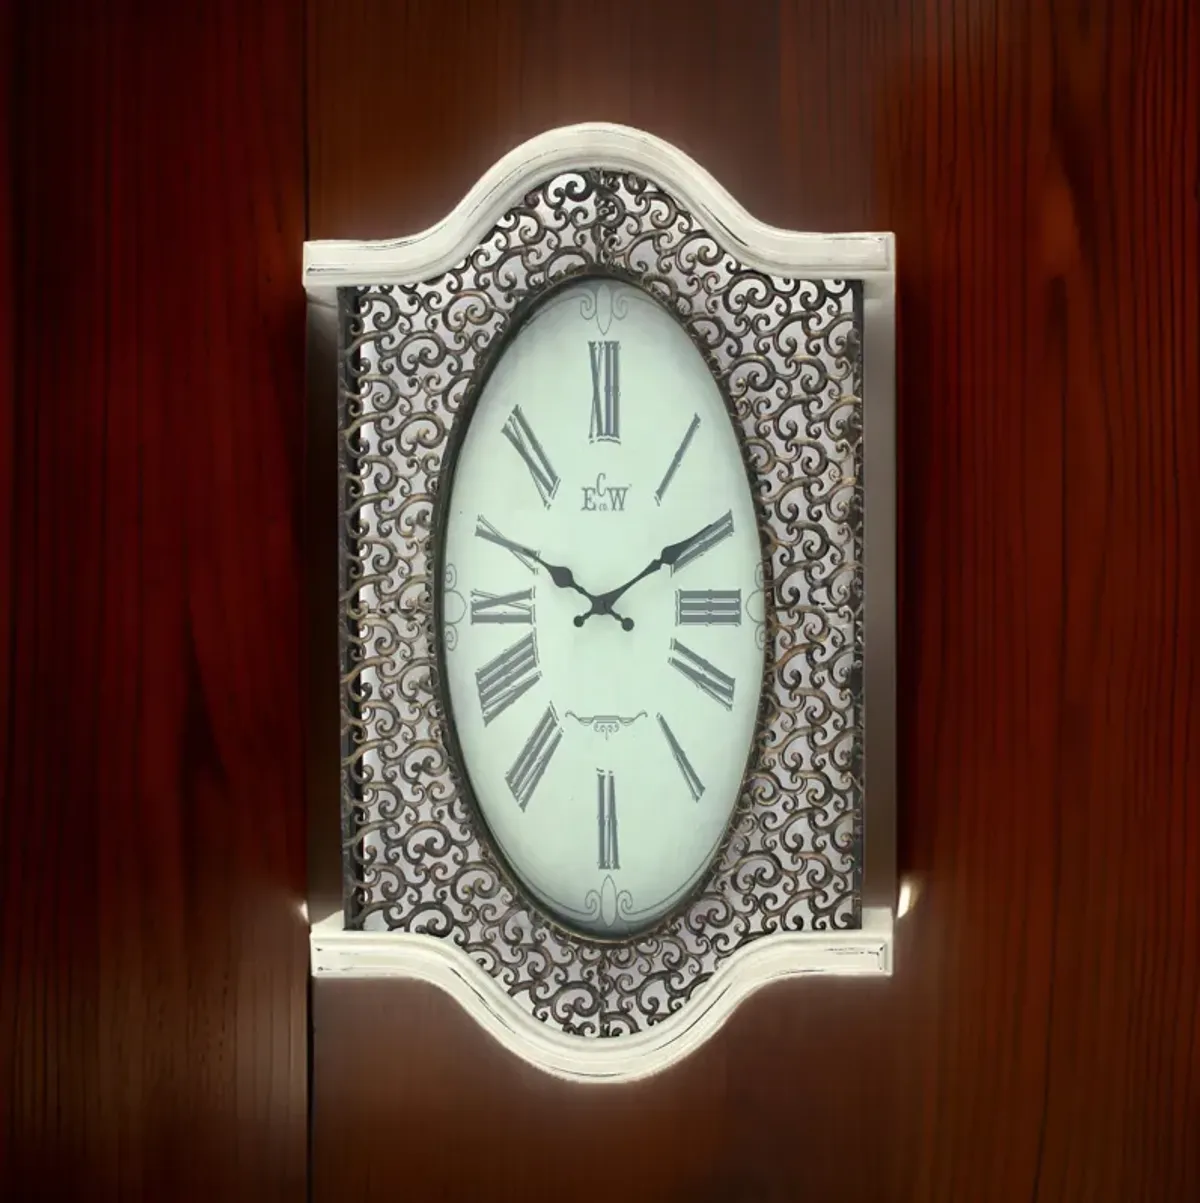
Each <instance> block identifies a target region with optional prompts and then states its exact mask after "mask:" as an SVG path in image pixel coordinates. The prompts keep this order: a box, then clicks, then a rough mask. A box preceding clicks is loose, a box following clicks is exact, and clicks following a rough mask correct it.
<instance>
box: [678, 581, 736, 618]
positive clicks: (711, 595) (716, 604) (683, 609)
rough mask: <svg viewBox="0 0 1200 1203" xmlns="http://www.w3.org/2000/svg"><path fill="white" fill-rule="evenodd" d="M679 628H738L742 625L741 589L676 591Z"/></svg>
mask: <svg viewBox="0 0 1200 1203" xmlns="http://www.w3.org/2000/svg"><path fill="white" fill-rule="evenodd" d="M675 622H676V624H677V625H679V626H702V627H737V626H741V623H742V591H741V590H740V589H676V590H675Z"/></svg>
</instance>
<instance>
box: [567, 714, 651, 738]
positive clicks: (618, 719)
mask: <svg viewBox="0 0 1200 1203" xmlns="http://www.w3.org/2000/svg"><path fill="white" fill-rule="evenodd" d="M565 717H566V718H573V719H574V720H575V721H576V722H577V723H579V724H580V726H583V727H591V729H592V730H593V731H594V732H595V733H596V734H597V735H603V736H604V738H605V739H607V738H608V737H609V736H610V735H616V733H617V732H618V731H620V730H621V728H622V727H632V726H633V724H634V723H636V722H637V721H638V719H640V718H645V717H646V712H645V711H644V710H642V711H640V712H639V713H637V714H635V715H632V716H631V717H629V718H625V717H624V716H623V715H619V714H592V715H587V716H584V715H582V714H576V713H575V711H574V710H568V711H566V714H565Z"/></svg>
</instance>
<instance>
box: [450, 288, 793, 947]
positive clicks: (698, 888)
mask: <svg viewBox="0 0 1200 1203" xmlns="http://www.w3.org/2000/svg"><path fill="white" fill-rule="evenodd" d="M588 280H612V281H616V282H619V283H623V284H627V285H630V286H631V287H633V288H636V289H637V290H638V291H639V292H640V293H641V295H642V296H643V297H644V298H645V299H646V300H647V301H649V302H651V303H652V304H654V305H655V306H656V307H657V308H658V309H660V310H661V311H662V312H663V313H665V314H667V315H668V316H669V317H670V318H671V320H672V321H674V322H675V324H676V325H677V326H678V327H679V328H680V329H681V330H682V331H683V333H684V334H685V335H686V336H687V338H688V341H689V342H690V343H691V345H692V347H693V348H694V349H695V350H696V351H697V353H698V354H699V355H700V358H701V361H702V362H703V363H704V366H705V368H706V369H707V370H708V373H709V376H710V377H711V378H712V380H713V382H714V383H715V384H716V386H717V390H718V392H719V393H720V396H721V403H722V405H723V406H724V411H725V417H726V420H727V421H728V422H729V426H730V429H731V432H732V434H733V436H734V440H735V442H736V445H737V448H738V453H739V455H740V456H741V460H742V469H743V471H744V473H745V476H746V486H747V488H748V489H749V491H750V496H751V499H752V501H753V502H754V511H755V519H756V520H755V534H756V535H757V537H758V545H759V561H758V562H759V565H760V567H761V569H762V576H763V585H762V592H763V604H764V610H765V613H764V626H765V631H766V635H765V638H764V640H763V647H762V668H761V672H760V680H759V688H758V705H757V707H756V709H755V720H754V731H753V734H752V736H751V739H750V747H749V750H748V752H747V755H746V762H745V764H744V765H743V766H742V773H741V779H740V784H739V785H738V790H737V797H736V799H735V801H734V803H733V805H732V806H731V807H730V809H729V815H728V818H727V819H726V821H725V824H724V826H723V828H722V832H721V835H720V837H719V838H718V839H717V840H716V842H715V843H714V844H713V847H712V849H711V850H710V852H709V853H708V856H707V858H706V860H705V861H704V862H703V864H702V865H701V866H700V867H699V868H698V869H697V870H696V871H695V872H694V873H693V874H692V876H691V877H689V879H688V881H689V883H690V884H688V885H687V886H686V887H685V888H684V891H683V893H682V895H681V897H680V898H679V899H677V900H676V901H675V902H674V903H673V904H672V905H671V906H670V907H669V908H668V909H667V910H666V911H664V912H663V913H662V914H660V915H658V916H657V917H656V918H655V919H653V920H652V921H651V922H650V923H647V924H645V925H644V926H641V927H636V928H631V929H629V930H628V931H625V932H623V933H622V934H621V935H619V936H601V935H598V934H596V933H595V932H590V931H586V930H583V929H581V928H577V927H573V926H572V925H571V924H570V923H568V922H566V921H564V919H563V918H562V917H561V916H560V915H557V914H556V913H555V912H554V911H553V910H551V909H550V908H549V906H547V905H546V904H544V903H543V902H542V900H541V899H540V898H539V897H538V896H537V895H536V894H534V893H533V892H532V890H531V889H529V887H527V886H525V885H524V884H523V883H522V881H521V877H520V874H519V873H518V872H517V871H516V869H515V868H514V866H513V865H512V863H511V862H510V860H509V858H508V857H507V856H506V854H505V853H504V851H503V850H502V848H501V846H500V842H499V840H497V839H496V837H495V835H494V833H493V832H492V829H491V827H490V825H489V824H488V821H487V817H486V815H485V814H484V811H483V808H482V806H480V804H479V800H478V797H477V795H476V791H475V787H474V785H473V783H472V781H471V777H470V773H469V772H468V771H467V768H466V760H465V757H464V756H463V754H462V747H461V744H460V741H459V738H458V729H457V725H456V723H455V721H454V706H453V703H452V701H451V698H450V691H449V688H448V687H447V685H446V644H445V638H444V634H443V632H444V626H445V624H444V622H443V615H444V605H445V603H444V594H445V579H446V578H445V567H446V559H445V554H444V552H445V543H446V535H447V527H448V526H449V510H450V501H451V498H452V497H453V494H454V479H455V476H456V474H457V471H458V459H459V455H460V453H461V450H462V444H463V442H464V441H465V439H466V435H467V431H468V429H469V428H470V425H471V422H472V420H473V418H474V414H475V409H476V407H477V406H478V404H479V402H480V400H481V398H482V396H483V393H484V391H485V390H486V388H487V385H488V381H489V380H490V379H491V376H492V373H493V372H494V371H495V369H496V366H497V365H498V364H499V362H500V360H501V359H502V358H503V357H504V354H505V352H506V351H507V350H508V348H509V347H510V346H511V345H512V343H513V342H514V341H515V340H516V339H517V337H518V336H519V335H520V333H521V331H522V330H523V329H524V328H525V327H526V326H527V325H528V323H529V322H530V321H531V320H532V319H533V318H534V317H536V315H537V314H538V312H539V311H540V310H541V309H542V308H543V307H544V306H546V305H547V304H549V302H550V301H551V300H552V299H553V298H554V296H555V295H557V294H558V293H561V292H564V291H566V290H567V289H569V288H572V287H575V286H577V285H579V284H582V283H586V282H587V281H588ZM736 412H737V411H736V408H735V407H734V404H733V401H732V398H731V397H730V394H729V388H728V384H727V381H726V373H724V372H723V371H722V370H721V367H720V365H719V363H718V362H717V361H716V358H715V357H714V356H713V355H712V353H711V351H710V350H709V349H708V348H707V347H705V346H704V345H703V344H702V343H701V342H700V341H699V340H698V339H697V338H696V336H695V334H694V333H693V332H692V331H691V330H690V329H689V328H688V326H687V324H686V323H685V322H684V321H683V320H682V319H681V318H680V316H679V315H678V314H677V313H675V312H674V311H673V310H672V309H671V308H670V307H669V306H668V305H666V304H664V302H663V301H662V300H661V299H660V298H659V297H657V296H655V295H654V294H653V293H652V292H651V291H650V290H649V289H648V288H646V286H645V284H644V282H643V279H642V278H641V277H640V276H639V275H638V274H637V273H635V272H627V271H622V270H620V269H619V268H615V267H611V266H595V265H593V266H589V267H587V268H584V269H581V270H579V271H575V272H568V273H564V274H563V275H561V276H559V277H556V278H555V279H554V280H553V281H552V282H551V283H549V284H547V285H545V286H543V287H542V288H540V289H537V290H536V291H533V292H531V293H530V294H528V295H527V296H525V297H523V298H522V299H521V300H520V301H518V302H517V304H516V305H515V306H514V307H513V309H512V310H511V311H510V313H509V315H508V317H507V319H506V320H505V322H504V324H503V325H502V326H501V328H500V329H499V330H498V331H497V332H496V333H495V334H494V335H493V337H492V339H491V341H490V342H489V344H488V346H487V348H486V349H485V350H484V351H483V352H482V353H481V358H480V362H479V363H478V365H477V366H476V368H475V372H474V375H473V378H472V381H471V384H470V387H469V388H468V390H467V392H466V394H465V396H464V398H463V402H462V405H461V406H460V408H459V410H458V412H457V414H456V415H455V417H454V421H453V424H452V425H451V427H450V432H449V437H448V438H447V440H446V450H445V458H444V459H443V461H442V467H441V471H440V472H439V475H438V480H437V495H436V498H435V501H434V508H433V516H432V522H431V524H430V526H431V530H430V534H429V541H430V569H431V576H432V577H433V580H434V585H433V597H432V619H431V621H432V630H431V631H430V633H429V637H430V640H431V643H432V646H433V648H434V664H435V676H434V680H433V682H432V688H433V690H434V693H435V695H436V697H437V701H438V706H439V708H440V710H441V715H442V723H441V726H442V738H443V740H444V742H445V744H446V751H447V754H448V756H449V761H450V766H451V772H452V774H453V777H454V781H455V784H456V786H457V788H458V789H459V790H461V791H462V794H463V797H464V799H465V800H466V803H467V807H468V809H469V811H470V814H471V818H472V822H473V823H474V825H475V828H476V830H477V832H478V834H479V837H480V845H481V847H482V848H483V849H484V850H485V852H486V853H487V855H488V856H490V857H491V859H492V860H493V862H494V864H495V867H496V869H497V871H498V872H499V873H500V875H501V877H502V880H503V881H504V884H505V885H506V886H507V887H508V888H509V889H510V890H511V891H512V892H513V894H514V897H516V898H517V899H518V900H519V901H520V902H521V904H522V905H524V906H525V907H527V908H528V909H529V910H531V911H533V912H534V913H536V914H537V916H538V917H539V918H540V919H541V920H542V921H543V922H544V923H546V924H548V925H549V926H550V927H552V928H553V929H554V930H556V931H557V932H558V933H559V934H560V935H562V936H563V937H565V938H567V939H569V940H574V941H579V942H580V943H583V944H590V945H597V946H606V947H613V946H616V947H620V946H623V945H626V944H631V943H636V942H638V941H639V940H644V939H647V938H653V937H654V936H655V935H657V934H659V933H660V932H661V931H663V930H665V929H667V928H669V927H671V926H672V925H673V924H674V923H675V922H676V921H677V920H678V919H679V917H680V916H681V915H682V914H684V913H685V912H686V911H687V910H688V909H689V908H690V907H691V906H692V904H693V903H694V902H695V901H696V899H697V898H698V897H700V896H701V895H702V894H703V893H704V892H705V890H706V889H707V888H708V887H709V885H710V884H711V879H712V877H713V874H714V872H715V870H716V866H717V865H718V863H719V862H720V859H721V852H722V851H723V849H724V848H725V845H726V844H727V842H728V841H729V838H730V836H731V834H732V832H733V831H734V830H735V828H736V826H737V822H738V820H739V819H740V818H741V817H742V815H743V813H744V811H745V810H746V808H747V807H748V806H749V805H750V799H749V798H748V796H747V787H748V785H749V782H750V779H751V777H752V775H753V773H754V770H755V766H756V764H757V762H758V759H759V756H760V755H761V740H762V738H763V731H762V726H763V721H764V718H765V717H767V715H768V714H769V713H770V704H771V698H770V693H769V690H770V688H771V681H772V668H773V661H772V656H771V650H770V649H771V647H772V645H773V644H772V639H771V636H770V632H771V631H772V630H773V629H774V622H775V596H774V589H773V581H772V578H771V564H770V556H769V554H768V548H769V544H768V543H767V541H766V538H765V536H764V530H763V521H764V518H763V514H762V511H761V507H760V506H759V505H758V502H757V497H758V494H757V490H756V487H755V486H756V484H757V473H755V471H754V468H753V465H752V463H751V460H750V457H749V454H748V452H747V448H746V443H745V439H744V437H743V435H742V432H741V430H740V429H739V427H738V423H737V417H736Z"/></svg>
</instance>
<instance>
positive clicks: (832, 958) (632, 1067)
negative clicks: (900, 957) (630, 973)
mask: <svg viewBox="0 0 1200 1203" xmlns="http://www.w3.org/2000/svg"><path fill="white" fill-rule="evenodd" d="M310 944H311V950H312V971H313V974H314V975H315V976H317V977H322V978H408V979H413V980H416V981H422V982H428V983H429V984H430V985H433V986H438V987H440V988H441V989H442V990H445V991H446V993H447V994H449V995H451V997H453V998H454V999H455V1001H457V1002H458V1004H459V1005H460V1006H461V1007H462V1008H463V1010H465V1011H466V1012H467V1014H468V1015H470V1016H471V1018H472V1019H474V1020H475V1021H476V1022H477V1023H478V1024H479V1025H480V1026H481V1027H482V1028H484V1030H485V1031H487V1032H488V1033H490V1034H491V1035H492V1036H493V1037H494V1038H495V1039H496V1040H498V1041H499V1042H500V1043H501V1044H502V1045H503V1046H504V1047H505V1048H506V1049H508V1050H509V1052H511V1053H515V1054H516V1055H517V1056H518V1057H522V1058H524V1059H525V1060H526V1061H529V1062H531V1063H532V1064H534V1065H536V1066H538V1067H539V1068H541V1069H544V1070H546V1071H547V1072H548V1073H552V1074H555V1075H556V1076H557V1077H560V1078H568V1079H570V1080H572V1081H578V1082H630V1081H634V1080H635V1079H637V1078H644V1077H648V1076H649V1075H650V1074H654V1073H658V1072H659V1071H660V1070H663V1069H666V1068H667V1067H668V1066H670V1065H673V1064H674V1063H675V1062H676V1061H679V1060H680V1059H681V1058H683V1057H686V1056H687V1055H688V1053H690V1052H693V1051H694V1050H695V1049H697V1048H699V1047H700V1045H702V1044H703V1043H704V1042H705V1041H706V1040H707V1039H708V1038H709V1037H710V1036H712V1035H713V1033H714V1032H716V1031H717V1030H718V1029H719V1028H720V1027H721V1025H722V1024H723V1023H724V1022H725V1020H726V1019H728V1018H729V1016H730V1014H732V1012H733V1010H734V1009H735V1008H736V1007H737V1005H738V1004H739V1003H740V1002H742V1001H743V1000H744V999H746V998H748V997H749V996H750V995H751V994H753V993H754V991H756V990H758V989H760V988H761V987H763V986H767V985H770V984H771V983H772V982H777V981H782V980H784V979H785V978H791V977H798V976H803V975H807V974H826V975H828V974H836V975H840V976H846V977H879V976H888V975H890V974H891V971H892V963H891V949H892V916H891V912H890V911H889V910H887V909H877V910H865V911H864V912H863V925H862V927H861V928H860V929H859V930H857V931H836V932H797V933H795V934H791V935H783V936H771V937H766V938H764V939H761V940H757V941H755V942H754V943H752V944H749V945H747V946H746V947H745V948H742V949H740V950H739V951H738V952H736V953H734V954H733V956H731V957H730V958H729V960H728V961H726V962H724V964H722V966H721V968H720V969H718V970H717V972H716V973H715V974H713V976H712V977H711V978H710V979H709V980H708V981H707V982H705V983H704V985H702V986H700V987H699V988H698V989H697V990H696V991H695V993H694V994H693V995H692V997H691V999H690V1000H689V1002H688V1003H687V1004H686V1005H685V1006H684V1007H682V1008H681V1009H680V1010H679V1011H677V1012H676V1013H675V1014H674V1015H672V1016H671V1017H670V1018H668V1019H664V1020H663V1021H662V1023H659V1024H656V1025H655V1026H654V1027H652V1028H650V1029H648V1030H647V1031H645V1032H639V1033H637V1034H636V1035H632V1036H618V1037H614V1038H609V1039H599V1038H595V1037H593V1038H588V1039H584V1038H580V1037H573V1036H567V1035H565V1034H564V1033H562V1032H560V1031H557V1030H555V1029H554V1028H551V1027H550V1026H548V1025H547V1024H543V1023H540V1022H538V1020H536V1019H534V1018H533V1017H532V1016H531V1015H530V1014H529V1013H528V1012H526V1011H525V1010H523V1009H522V1008H521V1007H520V1005H519V1004H518V1003H516V1002H515V1001H514V1000H513V999H512V998H511V997H509V995H508V994H506V993H505V991H504V989H503V987H501V986H500V984H499V983H498V982H496V980H495V979H494V978H492V977H491V976H490V974H488V973H487V972H486V971H485V970H483V969H481V968H480V967H479V966H478V965H476V964H475V962H474V961H472V960H471V959H470V957H467V956H464V955H463V954H462V953H461V952H460V951H459V950H458V949H457V948H456V947H455V946H454V945H453V944H450V943H447V942H446V941H444V940H439V939H436V938H435V937H433V936H414V935H404V936H402V935H398V934H396V933H392V932H357V931H344V930H342V916H341V915H340V914H334V915H330V916H329V918H327V919H325V920H324V921H323V922H321V923H318V924H317V925H316V926H315V927H313V929H312V933H311V936H310ZM797 1005H798V1006H802V1005H803V1004H802V1001H801V1000H800V999H799V998H797Z"/></svg>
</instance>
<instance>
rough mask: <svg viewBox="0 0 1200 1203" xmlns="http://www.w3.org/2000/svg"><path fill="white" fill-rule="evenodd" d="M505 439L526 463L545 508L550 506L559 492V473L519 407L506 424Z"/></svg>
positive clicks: (510, 415) (516, 406)
mask: <svg viewBox="0 0 1200 1203" xmlns="http://www.w3.org/2000/svg"><path fill="white" fill-rule="evenodd" d="M503 429H504V437H505V438H506V439H508V441H509V442H510V443H511V444H512V445H513V446H514V447H515V448H516V449H517V454H518V455H519V456H520V457H521V458H522V459H523V460H524V461H525V467H526V468H528V469H529V475H530V476H532V477H533V483H534V484H535V485H536V486H537V491H538V495H539V496H540V497H541V499H542V504H543V505H544V506H549V505H550V502H551V501H553V500H554V494H555V493H557V492H558V473H557V472H555V471H554V467H553V465H552V464H551V463H550V460H549V459H548V458H547V457H546V452H545V451H544V450H543V449H542V445H541V443H539V442H538V440H537V436H536V435H535V434H534V433H533V429H532V428H531V427H530V425H529V422H528V421H527V420H526V418H525V415H524V414H523V413H522V412H521V407H520V406H519V405H514V406H513V411H512V413H511V414H509V415H508V418H507V419H506V420H505V423H504V427H503Z"/></svg>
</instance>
